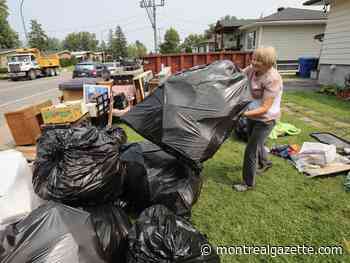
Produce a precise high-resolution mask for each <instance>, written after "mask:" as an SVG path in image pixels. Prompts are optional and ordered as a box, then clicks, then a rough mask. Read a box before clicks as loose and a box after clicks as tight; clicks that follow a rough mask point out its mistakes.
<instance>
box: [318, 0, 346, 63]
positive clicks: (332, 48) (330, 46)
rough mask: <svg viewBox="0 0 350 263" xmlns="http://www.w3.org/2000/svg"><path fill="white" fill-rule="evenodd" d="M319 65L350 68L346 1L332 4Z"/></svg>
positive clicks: (339, 0)
mask: <svg viewBox="0 0 350 263" xmlns="http://www.w3.org/2000/svg"><path fill="white" fill-rule="evenodd" d="M320 63H321V64H329V65H333V64H334V65H349V66H350V1H348V0H336V1H334V2H332V5H331V10H330V12H329V16H328V24H327V28H326V32H325V39H324V43H323V47H322V55H321V60H320Z"/></svg>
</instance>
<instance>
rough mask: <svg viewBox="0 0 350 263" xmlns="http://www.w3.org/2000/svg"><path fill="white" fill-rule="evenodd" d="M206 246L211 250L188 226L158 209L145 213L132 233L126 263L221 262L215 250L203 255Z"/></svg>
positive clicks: (191, 227)
mask: <svg viewBox="0 0 350 263" xmlns="http://www.w3.org/2000/svg"><path fill="white" fill-rule="evenodd" d="M204 245H205V246H207V247H209V248H212V247H211V246H210V244H209V242H208V240H207V239H206V238H205V237H204V236H203V235H202V234H201V233H199V232H198V230H196V229H195V228H194V227H193V226H192V225H191V224H190V223H189V222H187V221H186V220H185V219H183V218H181V217H178V216H176V215H174V214H173V213H172V212H171V211H169V210H168V209H167V208H165V207H164V206H159V205H157V206H153V207H150V208H148V209H146V210H145V211H144V212H143V213H142V214H141V215H140V217H139V219H138V220H137V221H136V222H135V225H134V226H133V228H132V229H131V231H130V233H129V249H128V256H127V263H175V262H181V263H218V262H220V258H219V257H218V255H217V254H216V253H215V250H214V249H212V253H210V254H209V255H202V251H201V248H202V246H204ZM206 251H208V250H206Z"/></svg>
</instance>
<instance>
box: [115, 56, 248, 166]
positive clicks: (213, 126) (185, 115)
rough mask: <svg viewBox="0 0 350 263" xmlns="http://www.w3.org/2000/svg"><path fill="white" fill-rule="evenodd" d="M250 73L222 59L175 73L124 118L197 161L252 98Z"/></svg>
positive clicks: (224, 134) (169, 148) (175, 152)
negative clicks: (246, 73)
mask: <svg viewBox="0 0 350 263" xmlns="http://www.w3.org/2000/svg"><path fill="white" fill-rule="evenodd" d="M250 100H251V95H250V92H249V88H248V80H247V78H246V76H245V75H244V74H243V73H242V72H240V70H239V69H238V68H237V67H236V66H235V65H234V64H233V63H232V62H231V61H226V60H224V61H217V62H214V63H212V64H210V65H207V66H202V67H195V68H192V69H189V70H187V71H184V72H181V73H179V74H176V75H174V76H172V77H170V78H169V79H168V80H167V81H166V82H165V83H164V84H163V85H162V86H160V87H159V88H158V89H157V90H156V91H155V93H153V94H152V95H150V96H149V97H147V98H146V99H145V100H144V101H143V102H141V103H139V104H137V105H136V106H135V107H133V108H132V109H131V110H130V111H129V112H128V113H127V114H126V115H124V116H123V117H121V120H122V121H123V122H125V123H126V124H127V125H129V126H130V127H132V128H133V129H134V130H135V131H136V132H138V133H139V134H141V135H142V136H143V137H145V138H146V139H148V140H150V141H152V142H153V143H155V144H157V145H159V146H160V147H161V148H162V149H163V150H165V151H167V152H169V153H170V154H172V155H175V156H176V157H178V158H182V159H183V161H186V162H189V163H190V164H191V165H193V166H194V167H201V162H203V161H206V160H207V159H209V158H211V157H212V156H213V155H214V154H215V152H216V151H217V150H218V148H219V147H220V146H221V144H222V143H223V142H224V140H225V139H226V138H227V137H228V136H229V135H230V134H231V132H232V130H233V126H234V122H233V120H235V118H238V115H239V113H240V112H241V110H242V109H243V108H244V107H245V106H246V105H247V103H249V101H250Z"/></svg>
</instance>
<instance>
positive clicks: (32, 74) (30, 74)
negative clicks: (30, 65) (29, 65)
mask: <svg viewBox="0 0 350 263" xmlns="http://www.w3.org/2000/svg"><path fill="white" fill-rule="evenodd" d="M28 79H29V80H34V79H36V72H35V70H33V69H31V70H29V72H28Z"/></svg>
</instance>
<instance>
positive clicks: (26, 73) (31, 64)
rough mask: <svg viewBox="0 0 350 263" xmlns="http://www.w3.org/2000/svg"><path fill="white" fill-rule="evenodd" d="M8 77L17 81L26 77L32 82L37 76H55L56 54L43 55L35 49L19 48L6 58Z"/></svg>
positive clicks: (56, 72)
mask: <svg viewBox="0 0 350 263" xmlns="http://www.w3.org/2000/svg"><path fill="white" fill-rule="evenodd" d="M7 61H8V72H9V77H10V78H11V79H12V80H17V79H19V78H21V77H26V78H28V79H29V80H34V79H36V77H38V76H47V77H51V76H57V75H58V73H59V67H60V60H59V57H58V55H57V54H51V55H44V54H42V53H41V52H40V50H39V49H37V48H21V49H17V50H16V53H15V54H13V55H11V56H8V57H7Z"/></svg>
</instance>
